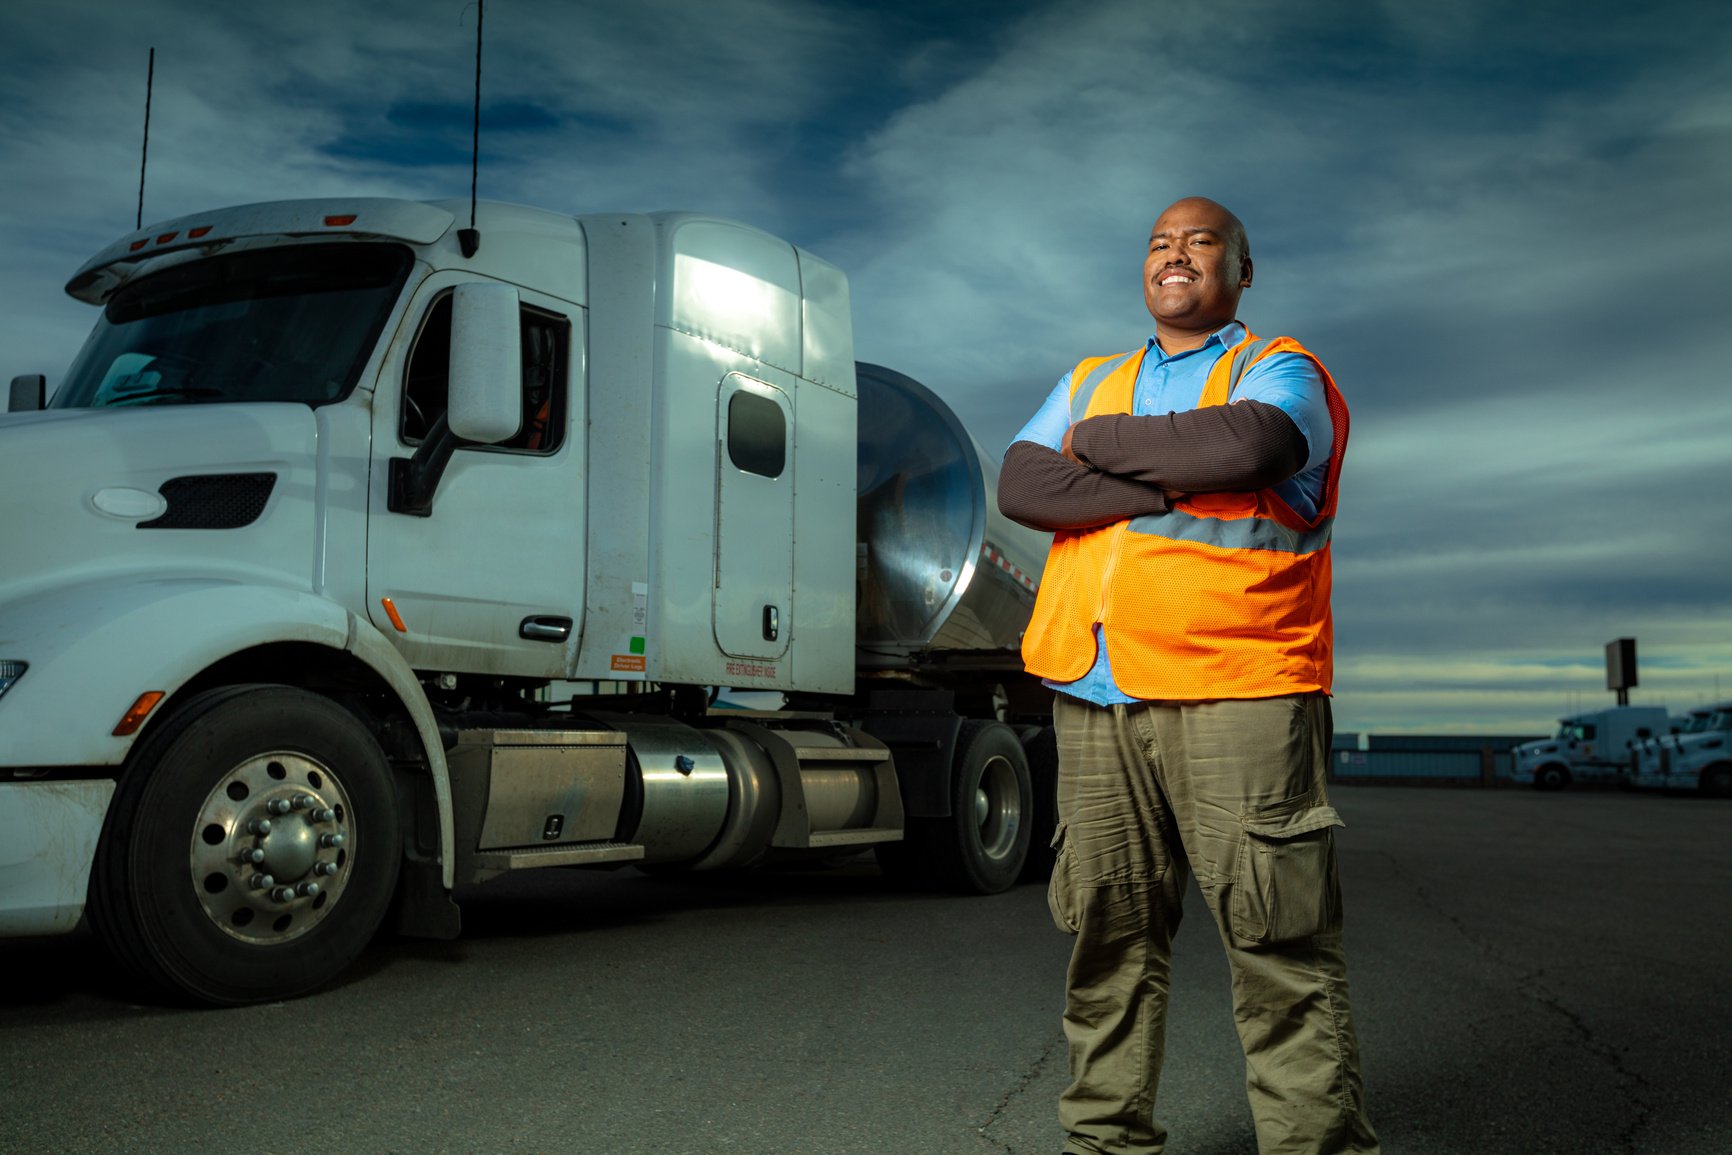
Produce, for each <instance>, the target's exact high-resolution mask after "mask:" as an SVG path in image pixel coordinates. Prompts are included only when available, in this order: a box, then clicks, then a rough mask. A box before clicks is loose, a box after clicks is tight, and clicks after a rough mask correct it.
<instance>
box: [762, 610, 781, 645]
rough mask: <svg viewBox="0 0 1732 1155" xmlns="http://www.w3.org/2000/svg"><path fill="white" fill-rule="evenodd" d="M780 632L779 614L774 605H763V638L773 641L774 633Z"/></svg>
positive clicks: (774, 638)
mask: <svg viewBox="0 0 1732 1155" xmlns="http://www.w3.org/2000/svg"><path fill="white" fill-rule="evenodd" d="M781 632H782V620H781V614H780V613H779V612H778V611H777V609H776V607H775V606H765V607H764V640H765V641H766V642H773V641H775V640H776V635H777V634H779V633H781Z"/></svg>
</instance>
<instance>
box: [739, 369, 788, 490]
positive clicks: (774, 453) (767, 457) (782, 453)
mask: <svg viewBox="0 0 1732 1155" xmlns="http://www.w3.org/2000/svg"><path fill="white" fill-rule="evenodd" d="M787 454H788V423H787V421H786V419H784V418H783V416H782V407H781V406H780V405H777V404H776V403H775V402H774V401H771V400H770V399H769V398H768V397H760V396H758V395H757V394H756V393H748V392H746V391H745V390H744V389H742V390H740V391H739V392H738V393H735V394H734V395H733V397H731V398H729V400H728V460H729V461H731V462H733V463H734V468H736V469H739V470H742V471H743V472H746V473H756V474H758V475H759V476H760V477H771V478H775V477H780V476H782V467H783V466H785V465H786V464H787V463H788V462H787Z"/></svg>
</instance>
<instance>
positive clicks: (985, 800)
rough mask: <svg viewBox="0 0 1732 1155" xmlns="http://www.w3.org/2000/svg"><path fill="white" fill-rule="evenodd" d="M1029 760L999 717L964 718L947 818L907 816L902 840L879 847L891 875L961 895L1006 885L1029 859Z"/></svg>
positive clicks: (991, 891)
mask: <svg viewBox="0 0 1732 1155" xmlns="http://www.w3.org/2000/svg"><path fill="white" fill-rule="evenodd" d="M1033 798H1034V795H1033V791H1032V789H1031V788H1030V785H1029V774H1028V759H1027V758H1026V757H1024V755H1023V752H1022V743H1021V742H1019V741H1017V737H1016V732H1015V731H1014V730H1012V729H1011V728H1010V727H1009V726H1006V725H1004V724H1003V723H1001V722H977V721H965V722H963V724H962V731H961V733H959V734H958V735H957V736H956V764H955V768H954V770H953V772H952V774H951V781H950V817H948V818H910V819H908V821H907V831H906V837H905V841H904V842H902V843H900V844H897V843H888V844H885V845H883V846H881V847H879V848H878V861H879V863H880V864H881V865H882V866H883V867H884V871H885V873H886V874H888V875H890V876H891V877H892V878H896V879H899V880H903V881H912V880H914V879H923V880H925V881H929V882H932V883H934V884H936V885H938V886H941V887H943V888H945V889H947V890H956V891H961V892H962V893H964V894H997V893H999V892H1000V891H1003V890H1008V889H1010V887H1011V886H1012V885H1013V884H1014V883H1015V882H1016V880H1017V875H1019V874H1020V873H1021V872H1022V864H1023V860H1024V859H1025V858H1027V857H1028V841H1029V825H1030V823H1029V816H1030V812H1031V810H1032V808H1033Z"/></svg>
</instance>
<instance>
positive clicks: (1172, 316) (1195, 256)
mask: <svg viewBox="0 0 1732 1155" xmlns="http://www.w3.org/2000/svg"><path fill="white" fill-rule="evenodd" d="M1250 285H1251V242H1250V240H1249V238H1247V237H1246V235H1245V226H1244V224H1243V222H1241V221H1240V220H1239V218H1238V217H1236V216H1234V215H1233V214H1232V213H1231V212H1229V211H1228V210H1227V208H1226V207H1225V206H1224V205H1220V204H1217V203H1216V202H1215V201H1212V200H1210V199H1209V198H1207V197H1185V198H1184V199H1182V200H1176V201H1174V202H1173V203H1172V204H1170V205H1168V206H1167V207H1166V208H1165V209H1164V210H1162V212H1161V215H1160V217H1159V218H1158V219H1157V220H1156V221H1155V227H1154V228H1153V229H1152V230H1151V231H1150V233H1149V250H1148V255H1147V256H1145V257H1144V258H1143V302H1144V304H1146V305H1147V306H1148V308H1149V313H1150V314H1151V315H1152V316H1153V317H1154V318H1155V336H1156V338H1157V339H1158V340H1159V341H1160V343H1161V348H1163V349H1165V350H1166V351H1167V352H1168V353H1176V352H1180V351H1182V350H1185V349H1195V348H1198V347H1200V346H1201V345H1202V344H1203V342H1204V341H1206V340H1208V338H1209V334H1211V333H1213V332H1215V330H1217V329H1219V328H1221V327H1222V326H1223V325H1226V324H1227V323H1229V322H1230V321H1232V320H1233V317H1234V315H1235V314H1236V313H1237V312H1238V308H1239V294H1240V293H1242V292H1244V291H1245V290H1246V289H1247V288H1249V287H1250Z"/></svg>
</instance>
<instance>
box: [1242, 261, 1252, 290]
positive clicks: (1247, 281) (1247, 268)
mask: <svg viewBox="0 0 1732 1155" xmlns="http://www.w3.org/2000/svg"><path fill="white" fill-rule="evenodd" d="M1239 287H1240V288H1241V289H1249V288H1250V287H1251V258H1250V257H1246V258H1244V259H1243V260H1241V261H1240V262H1239Z"/></svg>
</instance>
